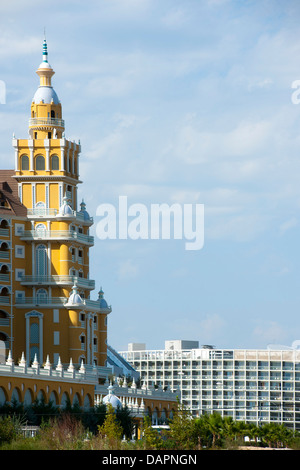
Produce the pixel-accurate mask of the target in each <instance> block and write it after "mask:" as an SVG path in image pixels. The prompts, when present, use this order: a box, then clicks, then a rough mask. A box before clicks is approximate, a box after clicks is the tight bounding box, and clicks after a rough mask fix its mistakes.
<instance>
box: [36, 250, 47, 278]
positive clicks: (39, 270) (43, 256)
mask: <svg viewBox="0 0 300 470" xmlns="http://www.w3.org/2000/svg"><path fill="white" fill-rule="evenodd" d="M35 255H36V256H35V274H36V275H37V276H46V275H47V261H48V256H47V248H46V246H45V245H38V246H37V247H36V252H35Z"/></svg>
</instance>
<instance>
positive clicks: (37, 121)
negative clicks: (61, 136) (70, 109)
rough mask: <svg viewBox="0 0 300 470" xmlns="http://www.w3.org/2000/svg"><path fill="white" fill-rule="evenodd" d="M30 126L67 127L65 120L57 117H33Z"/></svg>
mask: <svg viewBox="0 0 300 470" xmlns="http://www.w3.org/2000/svg"><path fill="white" fill-rule="evenodd" d="M29 127H30V128H34V129H36V128H39V129H48V127H56V128H59V129H64V128H65V121H64V120H63V119H56V118H31V119H29Z"/></svg>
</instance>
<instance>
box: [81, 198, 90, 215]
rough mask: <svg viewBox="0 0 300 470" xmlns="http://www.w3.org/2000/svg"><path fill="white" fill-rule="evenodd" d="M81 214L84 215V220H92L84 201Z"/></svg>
mask: <svg viewBox="0 0 300 470" xmlns="http://www.w3.org/2000/svg"><path fill="white" fill-rule="evenodd" d="M80 212H81V213H82V214H83V218H84V220H89V219H90V215H89V213H88V212H87V210H86V204H85V202H84V200H82V203H81V204H80Z"/></svg>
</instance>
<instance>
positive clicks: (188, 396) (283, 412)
mask: <svg viewBox="0 0 300 470" xmlns="http://www.w3.org/2000/svg"><path fill="white" fill-rule="evenodd" d="M119 354H120V355H121V356H122V357H124V359H125V360H127V361H128V362H129V363H130V364H131V365H132V366H133V367H134V368H135V369H136V370H137V371H138V372H139V373H140V376H141V381H142V382H143V383H144V384H145V385H146V387H153V386H160V387H162V388H167V389H169V390H171V391H172V390H175V389H176V388H177V389H179V390H180V392H181V400H182V402H183V403H184V404H185V406H186V407H188V408H189V409H190V410H191V412H192V414H193V416H200V415H201V414H203V413H213V412H218V413H220V414H221V415H222V416H232V417H233V419H234V420H238V421H246V422H253V423H256V425H260V424H263V423H270V422H274V423H278V424H284V425H286V426H287V427H289V428H292V429H296V430H300V350H298V349H297V348H294V349H292V348H290V349H288V348H287V349H285V350H283V349H282V350H279V349H275V348H274V349H265V350H250V349H249V350H248V349H245V350H242V349H216V348H214V347H212V346H209V345H207V346H202V347H200V348H199V343H198V342H194V341H193V342H189V341H179V340H178V341H166V344H165V349H163V350H146V347H145V345H143V344H139V345H137V346H136V345H135V344H134V343H132V344H130V345H129V347H128V351H121V352H119Z"/></svg>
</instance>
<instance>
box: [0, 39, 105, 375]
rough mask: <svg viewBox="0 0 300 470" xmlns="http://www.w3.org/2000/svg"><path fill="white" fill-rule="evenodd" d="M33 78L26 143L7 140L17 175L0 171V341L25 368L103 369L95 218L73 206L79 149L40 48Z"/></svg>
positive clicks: (102, 303)
mask: <svg viewBox="0 0 300 470" xmlns="http://www.w3.org/2000/svg"><path fill="white" fill-rule="evenodd" d="M37 74H38V76H39V79H40V84H39V86H38V88H37V91H36V93H35V95H34V97H33V100H32V103H31V110H30V117H29V126H28V137H27V138H25V139H17V138H15V137H14V138H13V147H14V151H15V169H14V170H11V171H0V181H2V188H0V189H2V192H1V197H2V201H3V204H2V206H1V207H0V237H1V239H0V243H1V247H0V265H1V269H0V276H1V277H0V281H1V295H0V340H2V341H4V342H5V344H6V347H7V349H9V350H10V351H11V353H12V355H13V357H14V358H15V359H17V358H19V359H20V358H21V355H22V353H23V352H24V353H25V357H26V361H27V362H28V363H30V362H32V361H33V360H34V358H35V356H36V357H37V359H38V362H39V363H40V364H43V362H44V361H45V359H46V355H49V357H50V361H51V363H52V364H57V363H58V360H59V358H60V360H61V361H62V363H63V364H68V363H69V361H70V359H72V361H73V363H74V364H81V362H82V361H83V362H84V363H85V364H86V365H90V366H94V365H96V366H99V367H103V366H105V363H106V340H107V315H108V314H109V313H110V312H111V308H110V307H109V306H108V305H107V303H106V302H105V300H104V298H103V292H102V290H100V292H99V294H98V299H97V296H96V299H95V300H91V299H90V295H91V293H92V291H93V290H94V289H95V281H94V280H92V279H90V278H89V250H90V248H91V247H92V246H93V244H94V238H93V237H92V236H90V234H89V230H90V227H91V225H92V224H93V219H92V217H90V216H89V214H88V212H87V211H86V207H85V204H84V202H83V201H82V202H81V203H80V204H79V202H78V201H77V187H78V184H80V183H81V181H80V180H79V158H80V151H81V147H80V143H75V142H71V141H70V140H67V139H66V138H65V136H64V129H65V124H64V120H63V119H62V106H61V103H60V101H59V99H58V96H57V94H56V92H55V90H54V88H53V86H52V82H51V80H52V76H53V75H54V71H53V69H52V67H51V66H50V64H49V62H48V53H47V44H46V41H44V44H43V61H42V63H41V64H40V66H39V68H38V70H37ZM0 185H1V182H0ZM12 202H15V204H12ZM78 206H80V208H79V207H78ZM78 209H79V210H78Z"/></svg>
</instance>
